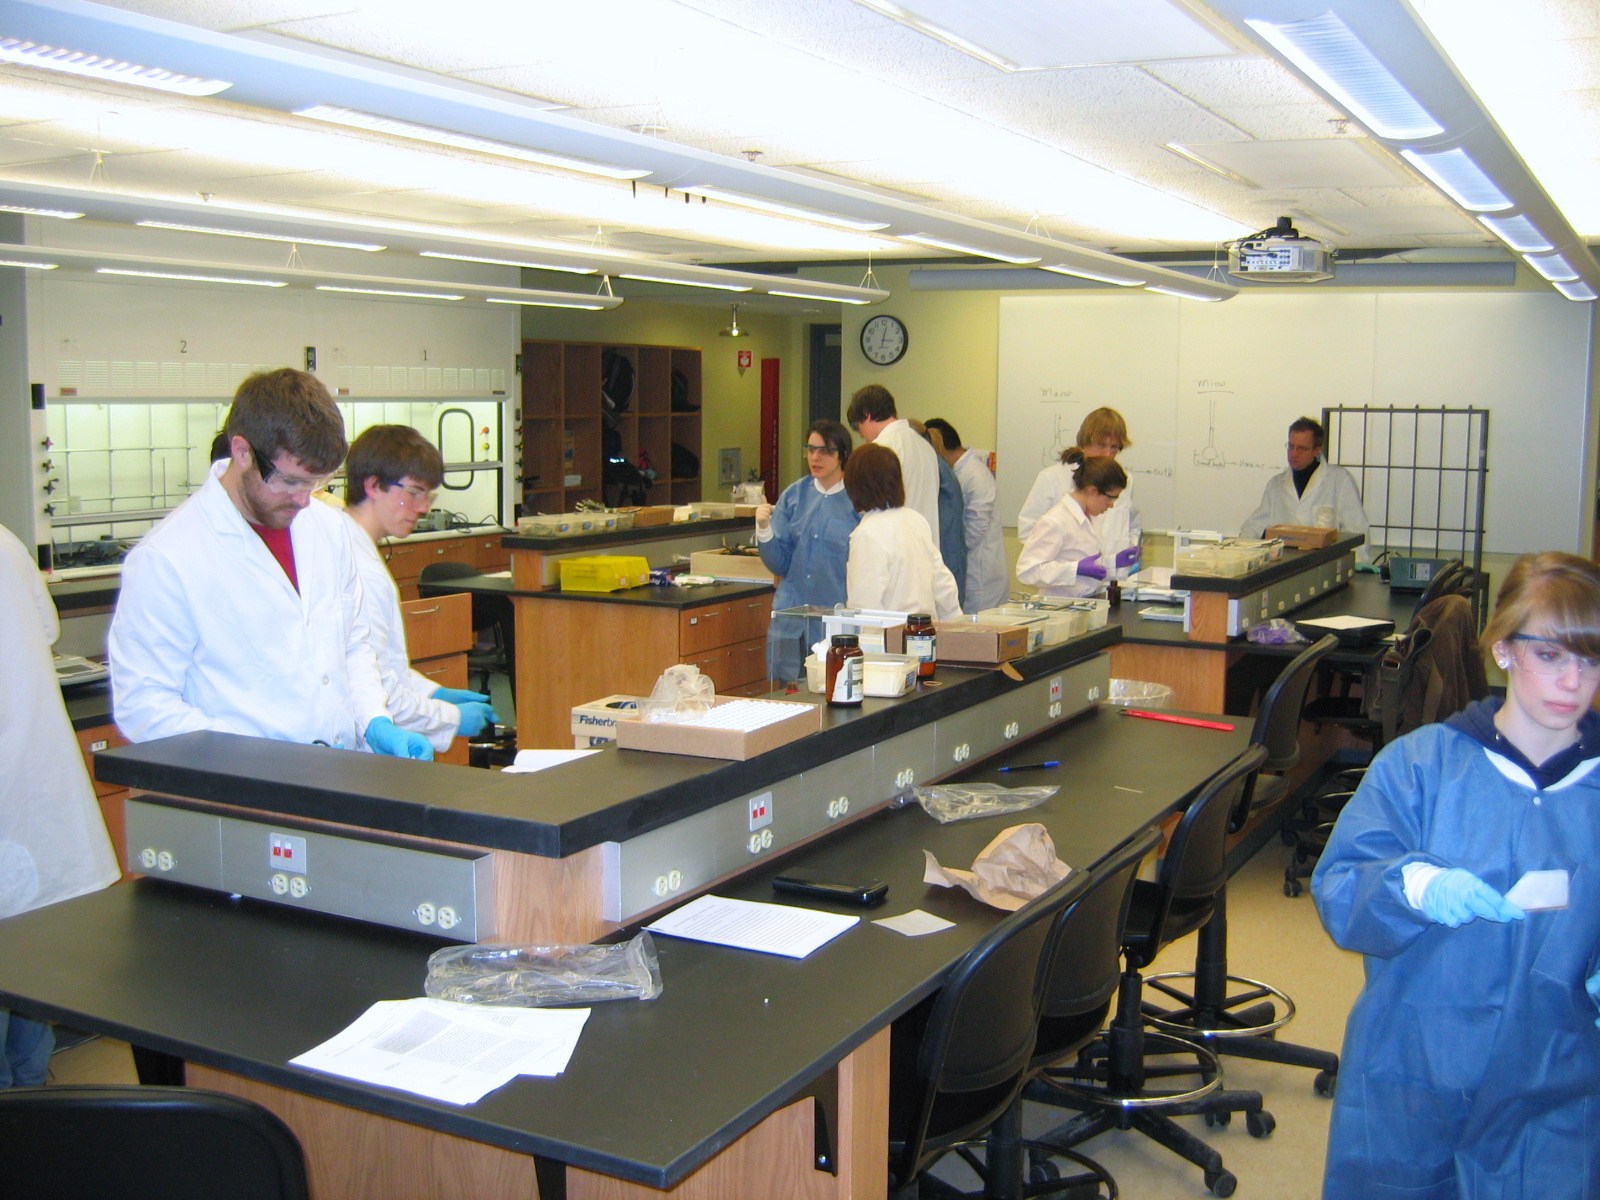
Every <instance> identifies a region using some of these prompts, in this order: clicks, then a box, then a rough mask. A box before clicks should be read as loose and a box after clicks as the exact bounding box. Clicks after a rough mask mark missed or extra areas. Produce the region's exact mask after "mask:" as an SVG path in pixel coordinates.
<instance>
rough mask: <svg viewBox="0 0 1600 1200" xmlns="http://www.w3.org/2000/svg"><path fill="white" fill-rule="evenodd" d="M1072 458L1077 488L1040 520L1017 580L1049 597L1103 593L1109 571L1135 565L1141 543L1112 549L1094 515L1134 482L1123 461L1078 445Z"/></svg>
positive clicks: (1027, 542)
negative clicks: (1102, 538) (1112, 551)
mask: <svg viewBox="0 0 1600 1200" xmlns="http://www.w3.org/2000/svg"><path fill="white" fill-rule="evenodd" d="M1066 461H1067V462H1068V463H1069V464H1070V465H1071V466H1073V467H1074V472H1073V477H1072V489H1071V490H1070V491H1069V492H1067V494H1066V495H1064V496H1062V497H1061V499H1059V500H1057V501H1056V503H1055V506H1054V507H1052V508H1051V509H1050V510H1049V511H1048V512H1046V513H1045V514H1044V515H1043V516H1042V517H1040V518H1039V519H1038V520H1037V521H1035V522H1034V524H1033V528H1032V529H1031V530H1029V532H1028V537H1027V539H1026V540H1025V541H1024V542H1023V543H1022V553H1021V554H1020V555H1018V556H1017V580H1018V581H1019V582H1021V583H1027V584H1032V585H1033V586H1034V587H1037V588H1038V589H1039V590H1040V593H1041V594H1042V595H1044V596H1045V597H1046V598H1049V599H1065V598H1069V597H1073V596H1098V595H1099V594H1100V593H1101V592H1103V591H1105V580H1106V574H1107V572H1108V571H1110V570H1113V569H1115V568H1117V567H1125V566H1127V565H1129V564H1130V563H1131V562H1132V561H1133V557H1132V556H1134V555H1137V553H1138V550H1137V549H1136V548H1134V549H1124V550H1123V551H1121V552H1120V554H1108V553H1106V551H1105V549H1104V548H1103V547H1102V545H1101V542H1100V536H1099V534H1098V533H1097V532H1096V530H1095V528H1094V519H1095V518H1096V517H1098V516H1100V515H1101V514H1102V513H1104V512H1105V511H1106V510H1107V509H1109V508H1110V507H1111V506H1112V505H1113V504H1115V503H1116V500H1117V497H1118V496H1120V495H1122V490H1123V489H1124V488H1125V487H1127V486H1128V476H1127V473H1126V472H1125V471H1123V469H1122V467H1121V466H1119V465H1118V463H1117V460H1116V459H1114V458H1109V457H1106V456H1104V455H1099V456H1095V457H1092V458H1091V457H1086V456H1085V455H1084V453H1083V451H1082V450H1079V449H1078V448H1077V447H1076V446H1074V447H1072V448H1071V449H1069V450H1068V451H1067V455H1066Z"/></svg>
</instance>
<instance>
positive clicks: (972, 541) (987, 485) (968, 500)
mask: <svg viewBox="0 0 1600 1200" xmlns="http://www.w3.org/2000/svg"><path fill="white" fill-rule="evenodd" d="M928 436H929V437H930V438H931V439H932V440H933V445H934V449H935V450H937V451H938V452H939V454H940V456H941V457H942V458H943V459H944V460H945V462H947V463H949V464H950V467H951V469H952V470H953V471H955V473H956V479H957V481H958V482H960V484H961V498H962V503H963V505H964V508H965V512H964V520H963V522H962V532H963V535H964V536H965V538H966V543H967V590H966V601H965V606H966V611H967V612H969V613H976V612H982V611H983V610H984V609H986V608H996V607H998V606H999V605H1001V604H1004V603H1005V601H1006V597H1007V596H1009V595H1010V594H1011V570H1010V568H1009V567H1008V566H1007V565H1006V547H1005V532H1004V530H1002V529H1001V527H1000V520H999V517H998V516H997V515H996V513H995V494H996V493H995V486H994V476H993V475H991V474H990V473H989V464H988V463H986V462H984V461H983V458H982V456H981V455H979V454H978V453H977V451H975V450H969V449H968V448H967V447H965V446H963V445H962V444H961V435H960V434H959V433H957V432H956V428H955V426H954V425H952V424H950V422H949V421H946V420H945V419H944V418H943V417H935V418H933V420H931V421H929V422H928Z"/></svg>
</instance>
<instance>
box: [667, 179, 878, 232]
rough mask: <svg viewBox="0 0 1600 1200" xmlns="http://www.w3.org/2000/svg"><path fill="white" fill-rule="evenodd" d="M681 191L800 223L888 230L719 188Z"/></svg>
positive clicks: (694, 188) (695, 188) (874, 222)
mask: <svg viewBox="0 0 1600 1200" xmlns="http://www.w3.org/2000/svg"><path fill="white" fill-rule="evenodd" d="M683 191H684V192H685V193H686V194H687V195H690V196H704V197H705V198H706V199H707V200H720V201H722V202H723V203H724V204H737V205H739V206H741V207H742V208H754V209H758V210H759V211H761V212H769V213H776V214H777V215H778V216H780V217H795V218H797V219H798V220H801V221H820V222H821V223H822V224H824V225H837V226H839V228H841V229H854V230H857V231H859V232H861V233H872V232H874V231H875V230H879V229H887V228H889V223H888V222H887V221H863V220H859V219H857V218H855V217H840V216H836V215H835V214H833V213H825V212H818V211H817V210H815V209H810V208H799V207H797V206H795V205H792V204H779V203H778V202H777V201H775V200H762V199H759V198H757V197H755V196H740V195H738V194H736V193H734V192H725V191H723V190H722V189H721V188H714V187H686V188H684V189H683Z"/></svg>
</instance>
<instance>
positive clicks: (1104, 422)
mask: <svg viewBox="0 0 1600 1200" xmlns="http://www.w3.org/2000/svg"><path fill="white" fill-rule="evenodd" d="M1107 438H1116V439H1117V441H1118V442H1120V443H1122V448H1123V449H1124V450H1126V449H1127V448H1128V447H1129V446H1131V445H1133V439H1132V438H1130V437H1129V436H1128V423H1127V422H1126V421H1124V420H1123V419H1122V414H1121V413H1119V412H1118V411H1117V410H1116V409H1114V408H1097V409H1095V410H1094V411H1093V412H1092V413H1090V414H1089V415H1088V416H1086V417H1084V418H1083V424H1081V425H1079V426H1078V445H1079V447H1083V446H1092V445H1094V444H1095V443H1096V442H1102V441H1105V440H1106V439H1107ZM1070 449H1072V447H1071V446H1068V447H1067V450H1070ZM1061 461H1062V462H1066V461H1067V451H1066V450H1063V451H1062V452H1061Z"/></svg>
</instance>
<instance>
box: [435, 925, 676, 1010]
mask: <svg viewBox="0 0 1600 1200" xmlns="http://www.w3.org/2000/svg"><path fill="white" fill-rule="evenodd" d="M423 991H424V993H425V994H426V995H428V996H429V997H431V998H432V999H434V1000H455V1001H458V1002H460V1003H463V1004H501V1005H518V1006H521V1007H524V1008H539V1007H543V1006H551V1005H562V1004H573V1005H578V1004H594V1003H597V1002H599V1001H601V1000H653V999H655V997H657V996H659V995H660V994H661V967H660V964H659V963H658V962H657V961H656V948H655V943H654V942H652V941H651V940H650V935H649V934H648V933H640V934H639V935H638V936H637V937H635V938H634V939H633V940H632V941H628V942H618V943H616V944H614V945H609V946H595V945H584V946H509V945H492V944H481V943H480V944H478V945H473V946H447V947H445V948H444V949H443V950H435V951H434V952H433V953H432V954H430V955H429V956H428V978H427V980H426V982H425V983H424V984H423Z"/></svg>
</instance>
